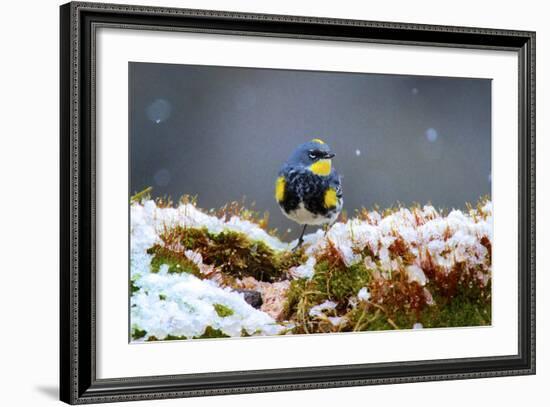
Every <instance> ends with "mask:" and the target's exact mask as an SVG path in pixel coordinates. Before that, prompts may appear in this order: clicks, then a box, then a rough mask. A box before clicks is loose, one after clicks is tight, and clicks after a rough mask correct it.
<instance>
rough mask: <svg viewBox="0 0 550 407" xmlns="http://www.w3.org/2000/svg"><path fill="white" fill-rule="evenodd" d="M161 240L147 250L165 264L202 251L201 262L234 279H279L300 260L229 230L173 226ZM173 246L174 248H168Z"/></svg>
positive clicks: (179, 260) (295, 256)
mask: <svg viewBox="0 0 550 407" xmlns="http://www.w3.org/2000/svg"><path fill="white" fill-rule="evenodd" d="M161 239H162V240H163V243H164V244H163V245H156V246H155V247H154V248H152V249H149V250H150V252H153V253H156V254H157V255H158V254H159V253H161V254H162V256H161V257H162V258H163V260H164V262H165V263H166V262H167V261H173V260H177V262H179V263H181V261H182V259H183V258H184V257H185V256H184V254H183V252H184V251H185V250H193V251H196V252H198V253H200V254H201V256H202V259H203V262H204V264H207V265H213V266H215V267H216V268H218V269H219V270H220V271H221V272H223V273H225V274H226V275H228V276H232V277H236V278H243V277H248V276H251V277H254V278H255V279H257V280H260V281H278V280H281V279H283V278H284V277H285V272H286V270H287V268H288V267H287V266H288V265H289V264H299V260H300V259H301V258H299V257H298V255H294V254H289V253H285V254H282V253H278V252H275V251H274V250H273V249H271V248H270V247H269V246H268V245H267V244H265V243H264V242H262V241H259V240H252V239H250V238H249V237H248V236H247V235H245V234H244V233H240V232H235V231H231V230H224V231H222V232H220V233H210V232H208V230H207V229H205V228H186V227H182V226H176V227H175V228H172V229H170V230H167V231H165V232H164V233H163V234H162V235H161ZM174 247H177V249H176V250H174V249H170V248H174ZM153 264H154V261H153V262H152V265H153Z"/></svg>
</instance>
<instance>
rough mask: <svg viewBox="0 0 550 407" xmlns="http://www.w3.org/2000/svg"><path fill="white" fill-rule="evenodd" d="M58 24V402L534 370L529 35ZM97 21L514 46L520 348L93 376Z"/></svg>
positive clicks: (297, 24) (168, 14) (127, 13)
mask: <svg viewBox="0 0 550 407" xmlns="http://www.w3.org/2000/svg"><path fill="white" fill-rule="evenodd" d="M60 23H61V30H60V34H61V35H60V76H61V78H60V95H61V96H60V100H61V106H60V120H61V125H60V128H61V131H60V133H61V134H60V148H61V165H60V183H61V195H60V198H61V205H60V215H61V225H60V235H61V240H60V263H61V264H60V295H61V299H60V398H61V400H62V401H64V402H67V403H70V404H84V403H99V402H115V401H128V400H144V399H162V398H175V397H191V396H206V395H220V394H235V393H252V392H266V391H281V390H299V389H316V388H329V387H340V386H358V385H372V384H388V383H403V382H416V381H429V380H451V379H469V378H478V377H493V376H509V375H527V374H534V373H535V33H534V32H527V31H512V30H501V29H482V28H470V27H450V26H434V25H419V24H404V23H392V22H375V21H357V20H341V19H330V18H313V17H297V16H283V15H264V14H246V13H233V12H225V11H206V10H188V9H173V8H157V7H143V6H130V5H114V4H96V3H81V2H72V3H68V4H65V5H62V6H61V8H60ZM100 26H117V27H124V28H127V29H133V30H141V29H146V30H171V31H191V32H208V33H222V34H239V35H253V36H274V37H286V38H302V39H304V38H305V39H324V40H333V41H358V42H375V43H388V44H406V45H416V46H426V45H428V46H439V47H456V48H473V49H485V50H509V51H514V52H517V54H518V57H519V58H518V59H519V105H518V111H519V123H518V126H519V139H518V143H519V168H518V179H519V235H518V248H519V263H518V265H517V266H518V273H519V276H518V277H519V287H518V299H519V327H518V332H519V336H518V349H519V352H518V354H515V355H507V356H499V357H493V356H491V357H475V358H465V359H445V360H421V361H414V362H401V363H399V362H391V363H376V364H364V365H347V366H341V365H339V366H323V367H303V368H288V369H276V370H272V369H270V370H257V371H235V372H229V373H216V372H212V373H201V374H186V375H175V376H174V375H171V376H148V377H129V378H113V379H98V378H96V342H95V329H96V319H95V304H96V288H95V238H96V235H95V219H96V212H95V162H96V155H95V122H94V121H95V117H94V114H95V95H94V92H95V65H94V64H95V54H94V53H95V48H94V35H95V30H96V28H97V27H100ZM514 267H515V265H514Z"/></svg>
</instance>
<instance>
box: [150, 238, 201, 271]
mask: <svg viewBox="0 0 550 407" xmlns="http://www.w3.org/2000/svg"><path fill="white" fill-rule="evenodd" d="M147 253H149V254H152V255H153V258H152V259H151V272H153V273H158V272H159V271H160V267H161V266H162V265H164V264H166V265H167V266H168V273H189V274H193V275H194V276H196V277H199V278H200V277H202V275H201V272H200V270H199V267H198V266H197V265H196V264H195V263H193V262H192V261H191V260H189V259H188V258H187V257H186V256H185V254H183V253H178V252H175V251H172V250H169V249H167V248H165V247H163V246H161V245H158V244H157V245H155V246H153V247H151V248H150V249H148V250H147Z"/></svg>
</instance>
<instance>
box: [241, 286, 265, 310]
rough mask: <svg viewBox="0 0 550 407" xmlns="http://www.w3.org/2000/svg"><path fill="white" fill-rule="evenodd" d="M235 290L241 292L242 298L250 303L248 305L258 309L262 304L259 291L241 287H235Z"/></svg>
mask: <svg viewBox="0 0 550 407" xmlns="http://www.w3.org/2000/svg"><path fill="white" fill-rule="evenodd" d="M235 291H237V292H239V293H243V295H244V300H245V301H246V302H247V303H248V304H250V306H252V307H254V308H256V309H260V307H261V306H262V304H263V301H262V294H261V293H260V292H259V291H256V290H243V289H236V290H235Z"/></svg>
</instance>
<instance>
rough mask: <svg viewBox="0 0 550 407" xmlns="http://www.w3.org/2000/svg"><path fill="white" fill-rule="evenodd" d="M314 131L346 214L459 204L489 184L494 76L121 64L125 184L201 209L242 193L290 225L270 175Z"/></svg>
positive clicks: (274, 221)
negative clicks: (126, 75)
mask: <svg viewBox="0 0 550 407" xmlns="http://www.w3.org/2000/svg"><path fill="white" fill-rule="evenodd" d="M312 138H321V139H323V140H324V141H325V142H327V143H328V144H329V145H330V147H331V148H332V150H333V152H334V153H335V154H336V157H335V158H334V160H333V164H334V166H335V168H336V169H337V171H338V172H339V173H340V174H341V175H342V176H343V188H344V208H345V209H346V210H347V211H348V213H349V214H352V213H353V211H354V210H355V209H357V208H361V207H362V206H366V207H372V206H373V205H374V204H378V205H380V206H381V207H386V206H389V205H392V204H395V203H396V202H398V201H399V202H401V203H403V204H411V203H412V202H419V203H421V204H424V203H427V202H431V203H433V204H434V205H435V206H436V207H443V208H464V206H465V203H466V202H472V203H475V202H476V201H477V200H478V199H479V197H480V196H482V195H485V194H490V192H491V178H490V173H491V81H490V80H489V79H462V78H443V77H424V76H406V75H403V76H402V75H380V74H354V73H330V72H312V71H294V70H273V69H255V68H227V67H213V66H191V65H171V64H149V63H130V160H131V161H130V162H131V164H130V167H131V168H130V193H134V192H136V191H140V190H142V189H144V188H145V187H147V186H152V187H153V196H162V195H165V194H166V195H170V196H172V197H173V198H175V199H178V198H179V197H180V196H181V195H183V194H191V195H198V203H199V206H200V207H203V208H213V207H220V206H223V205H224V204H225V203H227V202H229V201H233V200H241V199H242V198H243V196H245V197H246V201H247V202H252V201H254V202H255V203H256V205H255V208H256V209H257V210H261V211H264V210H267V211H269V212H270V226H271V227H277V228H279V229H280V230H286V229H287V228H292V230H293V231H294V232H296V233H297V231H298V229H297V227H296V225H295V224H293V223H292V222H291V221H289V220H287V219H286V218H285V217H284V216H283V215H282V213H281V212H280V210H279V208H278V206H277V204H276V202H275V200H274V197H273V195H274V182H275V178H276V176H277V172H278V170H279V168H280V166H281V165H282V163H283V162H284V161H285V160H286V159H287V158H288V156H289V155H290V153H291V152H292V150H293V149H294V148H295V147H296V146H297V145H298V144H300V143H302V142H305V141H308V140H310V139H312ZM291 237H293V236H291Z"/></svg>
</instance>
